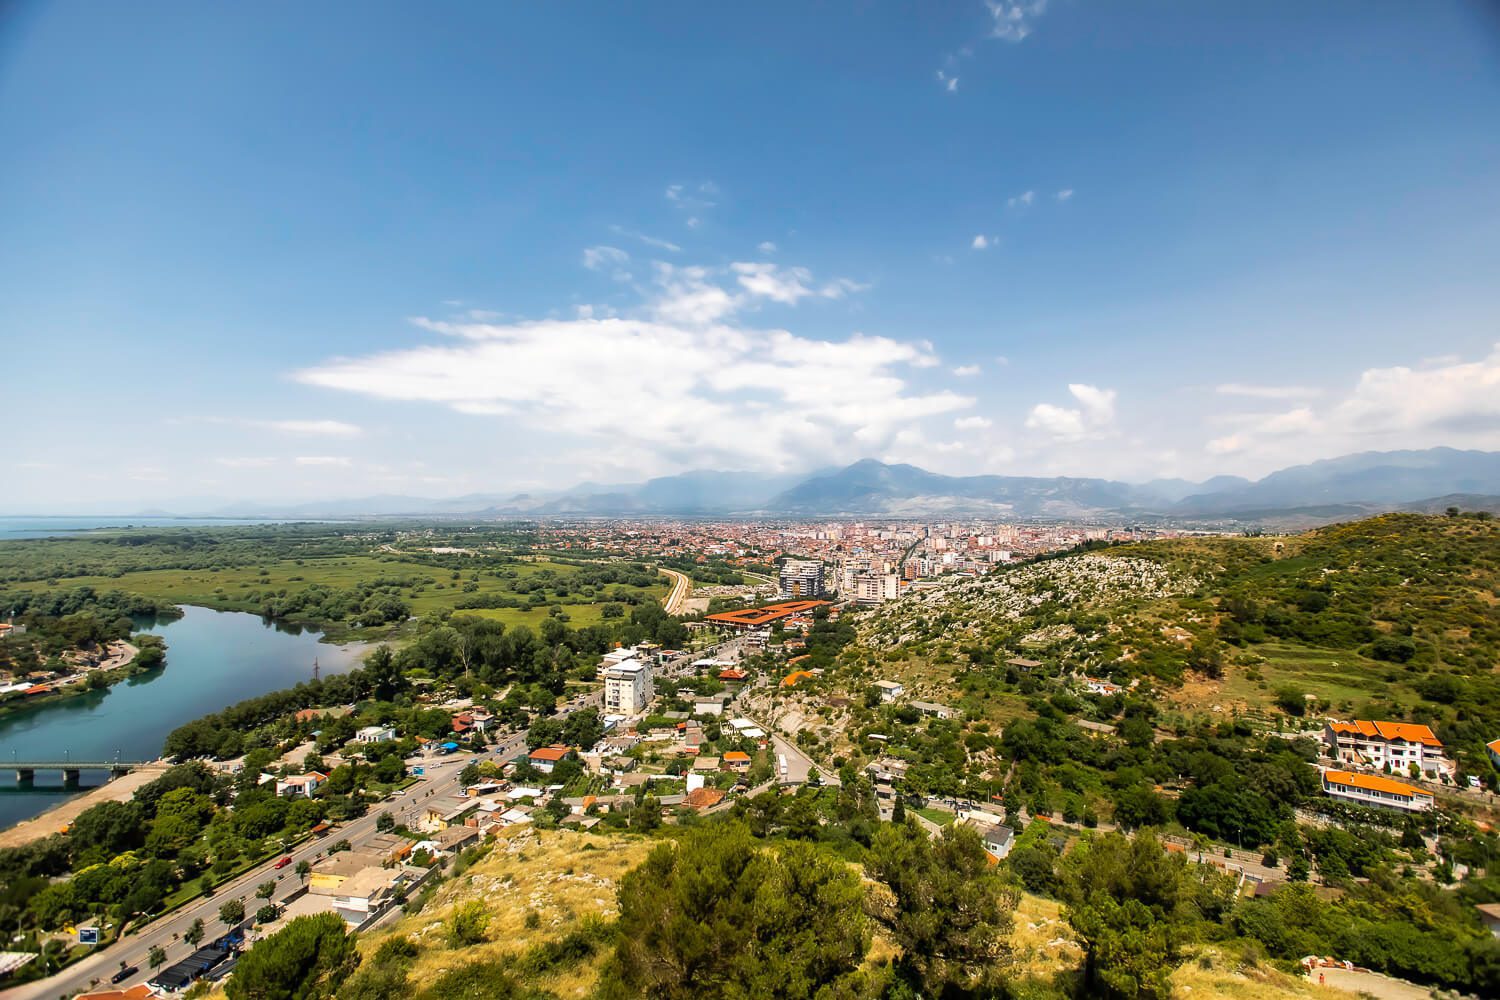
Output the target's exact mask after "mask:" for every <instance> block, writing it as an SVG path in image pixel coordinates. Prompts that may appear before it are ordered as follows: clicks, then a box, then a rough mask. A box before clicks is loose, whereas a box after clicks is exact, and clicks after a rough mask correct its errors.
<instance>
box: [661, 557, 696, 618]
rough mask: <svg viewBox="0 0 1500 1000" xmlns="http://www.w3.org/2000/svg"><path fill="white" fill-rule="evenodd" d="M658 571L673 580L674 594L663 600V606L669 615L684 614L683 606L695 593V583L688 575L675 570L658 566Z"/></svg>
mask: <svg viewBox="0 0 1500 1000" xmlns="http://www.w3.org/2000/svg"><path fill="white" fill-rule="evenodd" d="M657 569H658V570H659V571H661V572H662V573H665V574H666V575H667V576H670V577H671V578H672V592H671V593H670V594H668V595H667V596H666V597H664V598H662V602H661V606H662V607H664V608H666V609H667V614H669V615H680V614H682V605H683V602H684V601H686V600H687V599H688V598H689V597H690V596H691V595H692V593H693V581H692V580H691V579H689V577H688V575H687V574H686V573H679V572H677V571H676V570H675V569H667V568H666V567H665V566H658V567H657Z"/></svg>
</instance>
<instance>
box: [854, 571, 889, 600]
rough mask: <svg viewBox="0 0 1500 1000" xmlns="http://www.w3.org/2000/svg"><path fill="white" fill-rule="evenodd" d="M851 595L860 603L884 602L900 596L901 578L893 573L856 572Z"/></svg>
mask: <svg viewBox="0 0 1500 1000" xmlns="http://www.w3.org/2000/svg"><path fill="white" fill-rule="evenodd" d="M846 596H852V597H853V598H854V599H855V600H856V601H858V602H859V603H861V604H884V603H885V602H886V601H894V600H895V599H896V598H897V597H899V596H901V578H900V577H899V576H897V575H896V574H895V573H870V572H866V573H858V574H856V575H855V577H854V586H853V588H852V594H850V595H846Z"/></svg>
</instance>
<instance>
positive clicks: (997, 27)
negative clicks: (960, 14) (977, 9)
mask: <svg viewBox="0 0 1500 1000" xmlns="http://www.w3.org/2000/svg"><path fill="white" fill-rule="evenodd" d="M985 6H986V7H988V8H989V11H990V17H991V19H993V21H994V24H993V26H992V28H991V30H990V34H991V35H993V36H994V37H995V38H1001V39H1004V40H1005V41H1007V42H1021V41H1024V40H1025V39H1026V38H1027V37H1028V36H1029V35H1030V34H1031V32H1032V22H1033V21H1034V20H1035V19H1036V18H1038V17H1040V16H1041V15H1042V14H1044V13H1046V10H1047V0H1031V2H1029V3H1025V2H1017V0H985Z"/></svg>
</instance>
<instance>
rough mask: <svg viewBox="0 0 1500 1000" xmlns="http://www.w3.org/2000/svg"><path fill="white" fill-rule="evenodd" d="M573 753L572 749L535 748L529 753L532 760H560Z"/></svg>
mask: <svg viewBox="0 0 1500 1000" xmlns="http://www.w3.org/2000/svg"><path fill="white" fill-rule="evenodd" d="M572 752H573V748H572V747H537V748H536V749H535V750H533V751H531V759H532V760H562V759H563V758H564V757H566V756H567V755H568V754H570V753H572Z"/></svg>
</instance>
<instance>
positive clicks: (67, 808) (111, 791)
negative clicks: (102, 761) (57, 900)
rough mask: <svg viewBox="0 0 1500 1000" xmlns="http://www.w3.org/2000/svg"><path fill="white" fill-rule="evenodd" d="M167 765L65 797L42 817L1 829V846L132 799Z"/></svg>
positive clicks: (20, 843) (16, 843) (33, 837)
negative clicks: (88, 811) (97, 808)
mask: <svg viewBox="0 0 1500 1000" xmlns="http://www.w3.org/2000/svg"><path fill="white" fill-rule="evenodd" d="M165 770H166V765H164V764H162V765H156V764H152V765H148V766H146V767H142V768H138V769H137V770H134V771H131V772H130V773H129V774H126V775H122V776H120V777H118V778H115V779H114V780H112V781H110V782H108V783H106V784H103V785H100V786H98V787H97V788H91V789H89V790H88V791H86V792H81V793H79V794H78V795H75V796H73V797H72V798H70V799H65V800H64V801H62V802H59V803H58V804H57V805H55V806H53V807H52V808H50V809H48V810H47V811H46V812H44V813H42V814H41V815H39V816H33V817H32V818H31V819H28V820H22V821H21V822H20V823H17V824H16V825H15V826H13V827H10V828H9V829H7V830H0V849H4V848H7V847H21V846H23V845H25V844H29V843H31V842H32V841H33V840H41V839H42V838H44V837H50V836H51V835H52V834H54V833H60V832H61V831H62V829H63V827H65V826H68V825H70V824H71V823H72V822H73V821H74V820H75V819H77V818H78V815H79V813H81V812H83V811H84V810H85V809H88V808H89V807H91V806H96V805H98V804H99V803H101V802H129V801H130V798H131V796H133V795H134V794H135V792H136V789H138V788H140V787H141V786H142V785H145V784H148V783H149V782H151V781H153V780H155V779H156V778H159V777H161V775H162V773H163V772H164V771H165Z"/></svg>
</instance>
